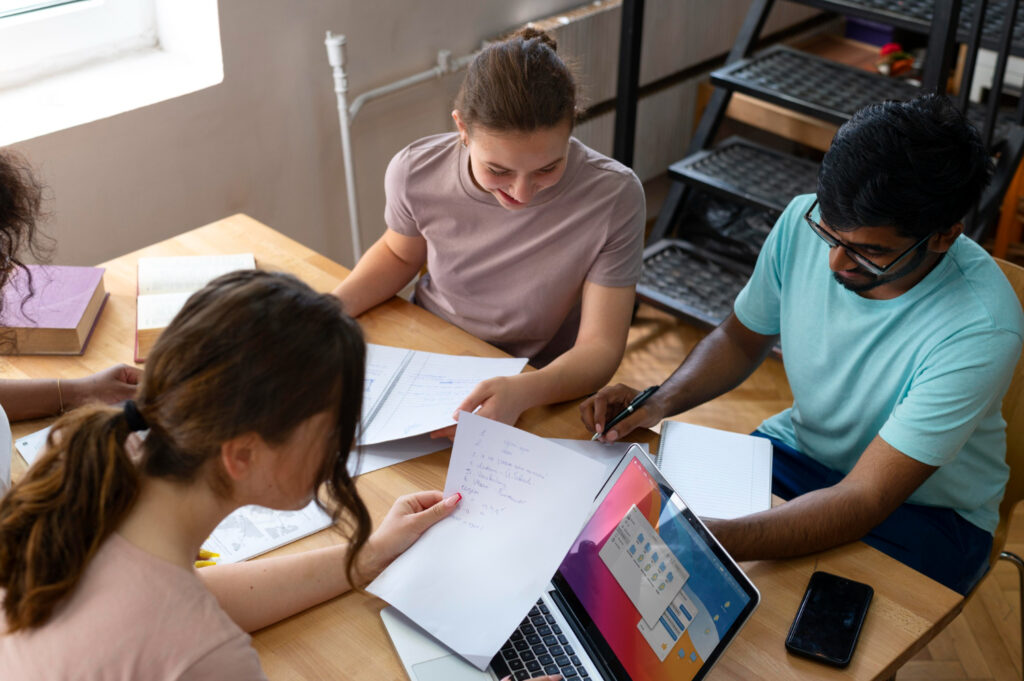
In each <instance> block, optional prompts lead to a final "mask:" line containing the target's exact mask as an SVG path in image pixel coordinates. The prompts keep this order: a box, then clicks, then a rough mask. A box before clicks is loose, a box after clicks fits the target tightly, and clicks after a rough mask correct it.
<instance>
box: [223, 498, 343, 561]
mask: <svg viewBox="0 0 1024 681" xmlns="http://www.w3.org/2000/svg"><path fill="white" fill-rule="evenodd" d="M330 526H331V517H330V516H329V515H327V514H326V513H324V512H323V511H322V510H320V508H319V507H318V506H317V505H316V502H313V501H311V502H309V505H308V506H306V507H305V508H303V509H301V510H298V511H275V510H274V509H271V508H264V507H263V506H243V507H242V508H239V509H237V510H235V511H234V512H233V513H231V515H229V516H228V517H227V518H224V520H222V521H220V524H219V525H217V528H216V529H215V530H214V531H213V534H211V535H210V538H209V539H207V540H206V541H205V542H203V548H204V549H207V550H208V551H214V552H215V553H219V554H220V558H217V559H216V560H217V562H218V563H237V562H239V561H243V560H248V559H250V558H254V557H255V556H258V555H260V554H262V553H266V552H267V551H271V550H273V549H276V548H277V547H279V546H284V545H285V544H290V543H292V542H293V541H297V540H299V539H302V538H303V537H305V536H308V535H311V534H313V533H314V532H319V531H320V530H322V529H324V528H325V527H330Z"/></svg>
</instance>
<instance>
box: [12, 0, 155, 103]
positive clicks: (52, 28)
mask: <svg viewBox="0 0 1024 681" xmlns="http://www.w3.org/2000/svg"><path fill="white" fill-rule="evenodd" d="M0 2H2V3H3V4H2V5H0V7H5V6H8V5H9V6H11V9H10V10H9V13H8V16H5V17H3V18H0V87H9V86H11V85H15V84H17V83H19V82H25V81H28V80H32V79H35V78H39V77H42V76H46V75H49V74H51V73H55V72H58V71H62V70H65V69H67V68H69V67H72V66H75V65H78V64H82V63H85V62H88V61H90V60H95V59H101V58H108V57H113V56H115V55H118V54H123V53H125V52H129V51H132V50H138V49H140V48H144V47H153V46H155V45H156V44H157V36H156V22H155V14H156V13H155V9H154V3H153V0H78V1H76V2H53V1H51V2H42V3H41V2H35V3H30V2H28V1H27V0H0ZM19 7H20V8H21V9H20V11H19V9H18V8H19Z"/></svg>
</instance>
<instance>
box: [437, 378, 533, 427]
mask: <svg viewBox="0 0 1024 681" xmlns="http://www.w3.org/2000/svg"><path fill="white" fill-rule="evenodd" d="M521 376H522V374H518V375H516V376H497V377H495V378H489V379H487V380H486V381H481V382H480V383H478V384H477V386H476V387H475V388H473V392H471V393H469V396H468V397H466V399H464V400H463V401H462V404H460V405H459V406H458V407H457V408H456V409H455V414H454V415H453V416H452V418H454V419H455V420H456V421H458V420H459V412H462V411H468V412H475V413H476V414H478V415H480V416H483V417H486V418H489V419H491V420H492V421H498V422H500V423H507V424H509V425H510V426H511V425H515V422H516V421H517V420H519V415H520V414H522V413H523V412H524V411H526V409H527V408H528V407H529V406H530V405H529V404H527V402H526V399H525V396H523V395H520V391H519V381H517V380H516V379H518V378H520V377H521ZM430 437H433V438H438V437H446V438H448V439H450V440H454V439H455V426H448V427H447V428H442V429H441V430H435V431H434V432H432V433H431V434H430Z"/></svg>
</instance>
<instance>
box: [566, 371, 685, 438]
mask: <svg viewBox="0 0 1024 681" xmlns="http://www.w3.org/2000/svg"><path fill="white" fill-rule="evenodd" d="M639 393H640V391H639V390H637V389H635V388H630V387H629V386H628V385H623V384H622V383H619V384H618V385H609V386H605V387H604V388H601V390H600V391H598V392H597V393H595V394H594V395H592V396H590V397H588V398H587V399H585V400H584V401H583V403H582V404H580V418H581V419H582V420H583V425H585V426H586V427H587V430H589V431H590V432H592V433H601V437H599V438H598V439H599V440H600V441H601V442H615V441H616V440H618V439H619V438H621V437H624V436H625V435H628V434H629V433H630V432H632V431H633V430H635V429H637V428H650V427H651V426H653V425H656V424H657V423H658V422H659V421H661V420H662V419H663V418H665V413H664V408H663V407H662V406H661V405H660V403H659V402H658V401H657V397H658V395H657V393H655V394H654V395H652V396H651V398H650V399H649V400H647V401H646V402H644V403H643V405H642V406H640V407H639V408H638V409H637V410H636V411H635V412H633V413H632V414H630V415H629V416H627V417H626V418H624V419H622V420H621V421H619V422H618V423H617V424H615V426H613V427H612V429H611V430H609V431H608V432H607V433H606V432H604V425H605V423H607V422H608V421H609V420H611V419H612V418H614V417H615V415H616V414H618V413H619V412H620V411H622V410H623V409H625V408H626V407H628V406H629V403H630V402H632V401H633V398H634V397H636V396H637V395H638V394H639Z"/></svg>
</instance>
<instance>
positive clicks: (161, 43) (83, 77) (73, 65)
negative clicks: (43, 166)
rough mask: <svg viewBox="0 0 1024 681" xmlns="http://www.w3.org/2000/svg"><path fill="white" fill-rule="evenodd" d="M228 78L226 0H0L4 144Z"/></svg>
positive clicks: (1, 136) (0, 110)
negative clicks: (221, 5)
mask: <svg viewBox="0 0 1024 681" xmlns="http://www.w3.org/2000/svg"><path fill="white" fill-rule="evenodd" d="M223 78H224V66H223V58H222V55H221V46H220V23H219V19H218V15H217V0H0V146H3V145H6V144H11V143H13V142H18V141H21V140H26V139H29V138H32V137H38V136H39V135H45V134H47V133H51V132H55V131H57V130H62V129H65V128H69V127H72V126H74V125H79V124H82V123H88V122H90V121H95V120H98V119H100V118H105V117H107V116H112V115H114V114H118V113H122V112H125V111H129V110H131V109H136V108H139V107H142V106H147V105H149V104H153V103H156V102H159V101H163V100H166V99H170V98H172V97H177V96H180V95H183V94H187V93H189V92H195V91H196V90H200V89H202V88H205V87H209V86H211V85H215V84H217V83H219V82H221V81H222V80H223Z"/></svg>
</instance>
